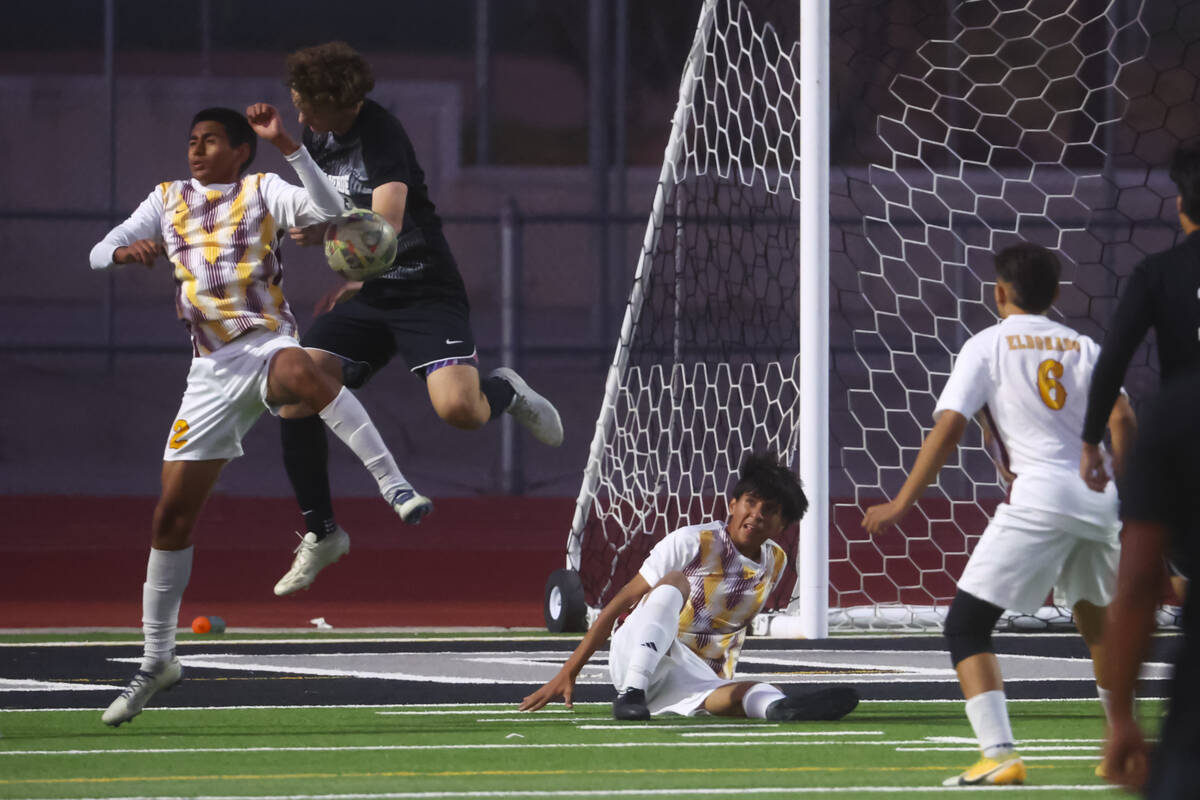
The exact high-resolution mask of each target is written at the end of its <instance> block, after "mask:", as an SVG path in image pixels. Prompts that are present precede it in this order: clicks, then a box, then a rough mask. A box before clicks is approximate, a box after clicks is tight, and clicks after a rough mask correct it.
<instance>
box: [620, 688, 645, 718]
mask: <svg viewBox="0 0 1200 800" xmlns="http://www.w3.org/2000/svg"><path fill="white" fill-rule="evenodd" d="M613 719H622V720H647V719H650V708H649V707H648V706H647V705H646V693H645V692H644V691H642V690H641V689H626V690H625V691H623V692H621V693H619V694H618V695H617V699H616V700H613Z"/></svg>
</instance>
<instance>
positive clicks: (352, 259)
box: [325, 208, 396, 281]
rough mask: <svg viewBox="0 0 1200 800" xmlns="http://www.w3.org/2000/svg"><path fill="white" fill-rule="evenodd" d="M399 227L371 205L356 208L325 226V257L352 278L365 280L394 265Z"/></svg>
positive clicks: (342, 272)
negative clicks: (377, 212) (394, 226)
mask: <svg viewBox="0 0 1200 800" xmlns="http://www.w3.org/2000/svg"><path fill="white" fill-rule="evenodd" d="M395 258H396V229H395V228H393V227H392V225H391V223H390V222H388V221H387V220H386V219H384V218H383V217H381V216H380V215H379V214H376V213H375V212H374V211H371V210H370V209H368V208H355V209H352V210H350V211H348V212H346V214H345V216H341V217H338V218H337V219H335V220H333V221H331V222H330V223H329V227H328V228H326V229H325V260H326V261H328V262H329V266H330V267H332V268H333V271H334V272H336V273H338V274H339V275H341V276H342V277H343V278H345V279H346V280H348V281H365V280H367V279H369V278H374V277H375V276H376V275H381V274H383V273H384V272H387V271H388V270H389V269H391V268H392V262H393V261H394V260H395Z"/></svg>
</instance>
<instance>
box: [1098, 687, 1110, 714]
mask: <svg viewBox="0 0 1200 800" xmlns="http://www.w3.org/2000/svg"><path fill="white" fill-rule="evenodd" d="M1096 696H1098V697H1099V698H1100V707H1101V708H1103V709H1104V722H1105V723H1107V722H1108V721H1109V720H1111V719H1112V692H1110V691H1109V690H1108V689H1105V688H1104V687H1103V686H1101V685H1100V684H1098V683H1097V684H1096Z"/></svg>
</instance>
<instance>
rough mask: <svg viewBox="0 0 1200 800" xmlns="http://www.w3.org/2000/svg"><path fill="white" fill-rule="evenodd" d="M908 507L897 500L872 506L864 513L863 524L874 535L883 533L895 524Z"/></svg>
mask: <svg viewBox="0 0 1200 800" xmlns="http://www.w3.org/2000/svg"><path fill="white" fill-rule="evenodd" d="M907 510H908V509H907V508H903V507H901V506H900V504H899V503H897V502H896V501H895V500H893V501H891V502H890V503H884V504H883V505H878V506H871V507H870V508H868V509H867V513H866V514H864V515H863V519H862V526H863V529H864V530H866V532H867V533H869V534H871V535H872V536H874V535H876V534H878V533H883V532H884V531H886V530H887V529H888V528H890V527H892V526H893V525H895V524H896V523H897V522H899V521H900V518H901V517H903V516H904V512H906V511H907Z"/></svg>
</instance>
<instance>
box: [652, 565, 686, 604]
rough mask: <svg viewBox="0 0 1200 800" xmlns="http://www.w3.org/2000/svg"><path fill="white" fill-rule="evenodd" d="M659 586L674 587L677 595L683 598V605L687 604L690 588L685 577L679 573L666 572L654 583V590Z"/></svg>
mask: <svg viewBox="0 0 1200 800" xmlns="http://www.w3.org/2000/svg"><path fill="white" fill-rule="evenodd" d="M659 586H674V587H675V588H676V589H678V590H679V594H680V595H682V596H683V601H684V602H685V603H686V602H687V599H688V595H689V594H691V592H692V586H691V584H690V583H688V579H687V576H686V575H684V574H683V573H682V572H679V571H674V572H668V573H667V574H666V575H663V576H662V580H660V581H659V582H658V583H656V584H655V585H654V588H656V589H657V588H658V587H659Z"/></svg>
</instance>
